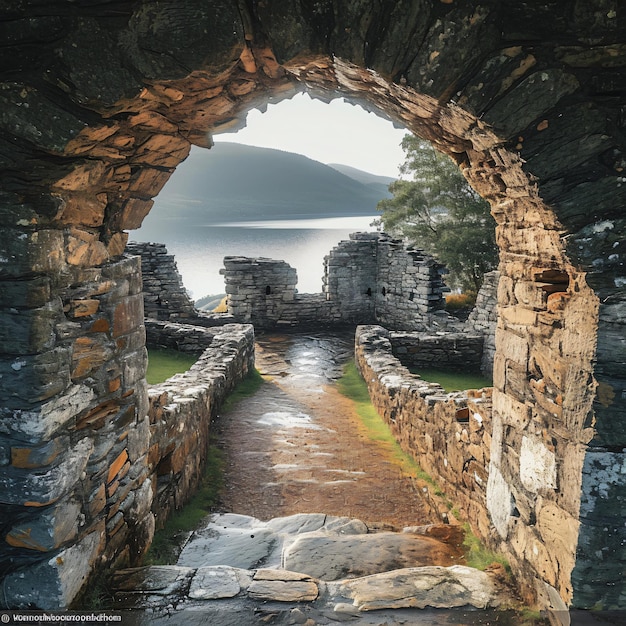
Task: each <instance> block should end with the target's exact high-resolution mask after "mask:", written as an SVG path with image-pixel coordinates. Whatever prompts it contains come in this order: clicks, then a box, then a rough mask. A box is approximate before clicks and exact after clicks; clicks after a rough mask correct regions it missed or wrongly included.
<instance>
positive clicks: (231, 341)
mask: <svg viewBox="0 0 626 626" xmlns="http://www.w3.org/2000/svg"><path fill="white" fill-rule="evenodd" d="M146 326H147V327H148V328H149V329H150V331H149V333H148V345H153V346H165V347H175V349H177V350H179V351H181V352H190V353H192V354H197V353H199V352H201V354H200V356H199V357H198V360H197V361H196V362H195V363H194V364H193V365H192V366H191V368H190V369H189V370H187V371H186V372H184V373H182V374H176V375H175V376H173V377H171V378H169V379H168V380H167V381H165V382H164V383H161V384H159V385H152V386H150V388H149V389H148V398H149V410H148V417H149V424H150V425H149V437H148V440H147V441H146V443H147V444H149V458H150V464H151V473H150V476H149V477H148V479H149V480H152V481H153V484H154V485H155V487H156V492H155V494H154V497H153V499H152V501H151V503H150V505H151V508H152V511H153V513H154V516H155V518H156V523H157V525H162V524H163V523H164V522H165V520H166V519H167V516H168V515H169V514H170V513H171V512H172V511H173V510H176V509H179V508H180V507H181V506H182V505H183V504H185V502H186V501H187V500H188V499H189V498H190V497H191V496H192V495H193V493H194V491H195V490H196V488H197V486H198V484H199V481H200V480H201V478H202V474H203V468H204V465H205V462H206V455H207V452H208V446H209V431H210V423H211V419H212V418H214V417H215V416H216V413H217V410H218V409H219V407H220V406H221V405H222V403H223V401H224V399H225V398H226V396H227V395H228V394H229V393H230V392H231V391H232V390H233V389H234V387H235V386H236V384H237V383H238V382H239V381H241V380H242V379H243V378H245V376H246V375H247V374H248V373H249V372H250V371H251V370H252V368H253V367H254V330H253V328H252V326H249V325H240V324H227V325H225V326H222V327H220V328H215V329H209V328H201V327H196V326H190V325H183V324H174V323H171V322H157V321H152V320H146Z"/></svg>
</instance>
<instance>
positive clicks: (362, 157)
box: [213, 94, 407, 178]
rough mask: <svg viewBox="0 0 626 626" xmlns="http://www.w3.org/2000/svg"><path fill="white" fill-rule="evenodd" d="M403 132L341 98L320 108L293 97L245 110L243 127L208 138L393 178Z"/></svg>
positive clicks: (302, 97) (319, 104) (303, 96)
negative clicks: (346, 166)
mask: <svg viewBox="0 0 626 626" xmlns="http://www.w3.org/2000/svg"><path fill="white" fill-rule="evenodd" d="M406 133H407V131H406V130H404V129H399V128H394V126H393V124H392V123H391V122H389V121H387V120H384V119H382V118H380V117H378V116H376V115H374V113H368V112H367V111H365V109H362V108H361V107H360V106H354V105H352V104H349V103H347V102H345V101H344V100H343V99H336V100H333V101H332V102H330V103H329V104H326V103H325V102H321V101H320V100H313V99H311V98H310V97H309V96H308V95H307V94H297V95H296V96H294V97H293V98H292V99H291V100H283V101H282V102H279V103H278V104H270V105H269V106H268V107H267V111H266V112H265V113H261V112H260V111H259V110H257V109H254V110H252V111H250V112H249V113H248V118H247V126H246V128H244V129H243V130H240V131H239V132H237V133H223V134H221V135H215V136H214V137H213V139H214V141H215V142H216V143H218V142H220V141H228V142H233V143H243V144H247V145H249V146H258V147H261V148H275V149H277V150H285V151H287V152H295V153H296V154H303V155H304V156H307V157H309V158H310V159H314V160H316V161H319V162H321V163H341V164H342V165H350V166H351V167H356V168H357V169H360V170H364V171H366V172H370V173H371V174H378V175H381V176H391V177H393V178H397V177H398V176H399V173H398V168H399V166H400V164H401V163H402V162H403V161H404V152H403V151H402V148H401V147H400V142H401V141H402V137H404V135H405V134H406Z"/></svg>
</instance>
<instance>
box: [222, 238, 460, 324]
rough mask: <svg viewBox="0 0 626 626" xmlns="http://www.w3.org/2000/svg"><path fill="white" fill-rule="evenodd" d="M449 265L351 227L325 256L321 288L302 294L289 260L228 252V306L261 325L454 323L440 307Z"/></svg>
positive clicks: (241, 319) (234, 314) (237, 317)
mask: <svg viewBox="0 0 626 626" xmlns="http://www.w3.org/2000/svg"><path fill="white" fill-rule="evenodd" d="M443 271H444V268H443V266H442V265H440V264H439V263H437V262H436V261H435V260H434V259H433V258H432V257H431V256H429V255H428V254H425V253H424V252H422V251H420V250H414V249H413V248H411V247H407V246H405V245H404V244H403V243H402V242H401V241H398V240H396V239H390V238H389V237H388V236H387V235H385V234H380V233H352V234H351V235H350V239H349V240H346V241H341V242H339V244H338V245H337V246H335V247H334V248H333V249H332V250H331V251H330V253H329V254H328V255H327V256H326V257H325V259H324V276H323V279H322V281H323V292H322V293H318V294H298V292H297V290H296V285H297V282H298V278H297V275H296V270H295V269H294V268H292V267H291V266H290V265H289V264H287V263H285V261H275V260H272V259H265V258H254V259H251V258H247V257H226V258H225V259H224V269H223V270H221V273H222V274H223V275H224V279H225V283H226V293H227V295H228V312H229V313H230V314H231V315H232V317H233V318H234V319H235V320H237V321H239V322H246V323H247V322H251V323H253V324H254V325H255V326H258V327H259V328H276V327H279V328H280V327H291V326H300V327H301V326H306V325H316V326H320V325H321V326H334V325H346V324H349V325H354V324H358V323H373V322H380V323H383V324H386V325H387V326H389V327H391V328H406V329H425V328H430V327H432V326H433V325H434V326H440V327H445V326H446V325H453V324H454V323H455V320H454V319H452V318H451V317H450V316H448V315H447V314H446V313H445V312H444V311H442V310H441V309H442V308H443V306H444V304H445V300H444V296H443V294H444V292H445V291H447V288H446V286H445V284H444V283H443V280H442V274H443Z"/></svg>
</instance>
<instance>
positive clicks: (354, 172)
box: [327, 163, 396, 187]
mask: <svg viewBox="0 0 626 626" xmlns="http://www.w3.org/2000/svg"><path fill="white" fill-rule="evenodd" d="M327 165H328V167H332V168H333V169H334V170H337V171H338V172H340V173H341V174H345V175H346V176H349V177H350V178H353V179H354V180H356V181H358V182H360V183H362V184H363V185H385V187H388V186H389V185H390V184H391V183H392V182H393V181H394V180H396V179H395V178H391V176H378V175H377V174H370V173H369V172H364V171H363V170H359V169H357V168H356V167H351V166H350V165H343V164H342V163H327Z"/></svg>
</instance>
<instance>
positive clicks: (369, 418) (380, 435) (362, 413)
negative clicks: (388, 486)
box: [337, 361, 440, 493]
mask: <svg viewBox="0 0 626 626" xmlns="http://www.w3.org/2000/svg"><path fill="white" fill-rule="evenodd" d="M337 388H338V390H339V393H341V394H342V395H344V396H345V397H346V398H349V399H350V400H352V401H353V402H354V405H355V410H356V413H357V415H358V416H359V418H360V419H361V423H362V424H363V426H364V427H365V430H366V432H367V435H368V437H369V438H370V439H371V440H372V441H376V442H379V443H382V444H383V445H384V446H385V447H386V448H387V450H388V451H389V452H390V454H391V457H392V458H393V459H394V460H395V461H396V462H397V463H398V464H399V465H400V467H401V468H402V470H403V471H404V472H406V473H407V474H413V475H414V476H416V477H417V478H420V479H421V480H424V481H426V482H427V483H429V484H430V485H432V486H435V487H436V485H435V481H434V480H433V479H432V478H431V477H430V476H429V475H428V474H427V473H426V472H425V471H424V470H423V469H422V468H421V467H420V466H419V465H418V463H417V462H416V461H415V459H413V457H411V456H410V455H408V454H407V453H406V452H404V450H402V448H401V447H400V444H399V443H398V442H397V441H396V438H395V437H394V436H393V434H392V432H391V430H390V429H389V426H388V425H387V423H386V422H385V421H384V420H383V419H382V417H381V416H380V415H379V414H378V411H377V410H376V409H375V407H374V405H373V404H372V402H371V400H370V396H369V391H368V390H367V384H366V383H365V381H364V380H363V378H362V377H361V374H359V371H358V369H357V367H356V364H355V363H354V361H350V362H349V363H347V364H346V365H345V366H344V369H343V375H342V377H341V378H340V379H339V380H338V381H337ZM439 493H440V492H439Z"/></svg>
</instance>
